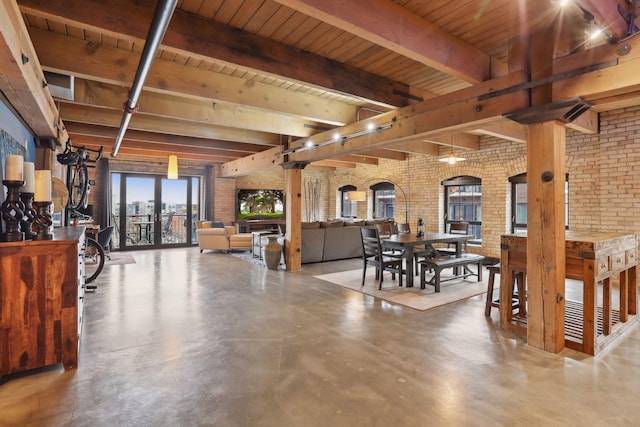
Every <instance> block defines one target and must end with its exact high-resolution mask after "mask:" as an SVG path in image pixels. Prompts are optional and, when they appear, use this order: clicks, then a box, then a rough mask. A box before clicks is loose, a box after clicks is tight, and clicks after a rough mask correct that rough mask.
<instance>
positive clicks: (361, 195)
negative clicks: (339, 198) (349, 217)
mask: <svg viewBox="0 0 640 427" xmlns="http://www.w3.org/2000/svg"><path fill="white" fill-rule="evenodd" d="M374 180H376V178H374V179H370V180H369V181H374ZM379 180H380V181H386V182H389V183H391V184H393V186H394V190H395V188H397V189H399V190H400V192H401V193H402V197H404V220H405V223H407V224H408V223H409V199H407V194H406V193H405V192H404V190H403V189H402V187H400V186H399V185H398V184H396V183H395V182H393V181H391V180H390V179H386V178H380V179H379ZM347 200H349V201H350V202H364V201H366V200H367V192H366V191H358V190H356V191H349V192H347Z"/></svg>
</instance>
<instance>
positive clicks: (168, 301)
mask: <svg viewBox="0 0 640 427" xmlns="http://www.w3.org/2000/svg"><path fill="white" fill-rule="evenodd" d="M134 256H135V258H136V260H137V264H130V265H121V266H112V267H109V268H108V269H106V270H105V272H104V273H103V276H102V277H101V278H100V279H99V285H100V288H99V289H98V291H97V292H95V293H93V294H88V295H87V296H86V306H85V324H84V330H83V333H82V342H81V349H80V365H79V368H78V369H77V370H74V371H69V372H64V371H63V370H62V368H61V367H60V366H59V365H58V366H53V367H51V368H47V369H43V370H41V371H39V372H30V373H29V374H28V375H19V376H11V377H4V378H3V379H2V380H1V382H0V425H1V426H138V425H140V426H196V425H213V426H278V427H287V426H305V427H306V426H349V427H355V426H518V425H526V426H573V425H575V426H601V425H610V426H621V425H637V424H636V423H637V422H638V420H639V419H640V404H638V391H639V389H640V382H639V380H638V379H639V378H640V330H639V328H638V326H637V325H636V326H635V327H634V328H632V329H631V331H630V332H629V333H628V334H626V335H625V336H624V337H623V338H622V340H621V341H619V342H618V343H616V344H614V345H613V346H610V347H609V348H608V349H607V350H605V351H604V352H603V353H601V354H600V355H598V356H597V357H595V358H594V357H589V356H586V355H583V354H580V353H577V352H573V351H571V350H565V351H564V352H563V353H562V354H560V355H553V354H547V353H544V352H541V351H538V350H535V349H532V348H529V347H528V346H527V345H526V344H525V343H524V340H523V339H522V337H519V336H516V335H514V334H512V333H509V332H504V331H502V330H501V329H500V327H499V325H498V313H497V311H496V310H494V311H493V313H492V315H491V318H489V319H487V318H485V317H484V315H483V310H484V301H483V296H477V297H473V298H471V299H468V300H466V301H462V302H459V303H455V304H450V305H448V306H444V307H439V308H436V309H433V310H429V311H425V312H419V311H415V310H411V309H408V308H403V307H401V306H396V305H391V304H388V303H385V302H382V301H380V300H374V299H373V298H372V297H368V296H364V295H362V294H360V293H358V292H353V291H349V290H346V289H343V288H341V287H339V286H336V285H331V284H328V283H325V282H321V281H318V280H316V279H314V278H313V277H312V276H313V275H315V274H321V273H328V272H332V271H339V270H349V269H353V268H359V267H360V261H359V260H350V261H339V262H332V263H324V264H315V265H307V266H304V267H303V271H302V272H295V273H285V272H284V271H268V270H266V269H265V268H264V267H261V266H257V265H252V264H249V263H247V262H245V261H242V260H240V259H238V258H237V257H234V256H231V255H227V254H219V253H204V254H200V253H199V251H198V249H197V248H188V249H170V250H163V251H159V250H152V251H139V252H135V253H134Z"/></svg>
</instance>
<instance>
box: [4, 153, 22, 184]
mask: <svg viewBox="0 0 640 427" xmlns="http://www.w3.org/2000/svg"><path fill="white" fill-rule="evenodd" d="M23 162H24V159H23V158H22V156H18V155H16V154H9V155H8V156H7V164H6V169H5V171H4V179H5V180H7V181H22V177H23V175H22V163H23Z"/></svg>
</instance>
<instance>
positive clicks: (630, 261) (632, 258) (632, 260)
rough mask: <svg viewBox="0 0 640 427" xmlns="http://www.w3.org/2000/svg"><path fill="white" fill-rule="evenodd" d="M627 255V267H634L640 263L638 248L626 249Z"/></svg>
mask: <svg viewBox="0 0 640 427" xmlns="http://www.w3.org/2000/svg"><path fill="white" fill-rule="evenodd" d="M626 255H627V260H626V262H625V265H626V266H627V267H633V266H634V265H636V264H637V263H638V261H637V259H636V250H635V249H630V250H628V251H626Z"/></svg>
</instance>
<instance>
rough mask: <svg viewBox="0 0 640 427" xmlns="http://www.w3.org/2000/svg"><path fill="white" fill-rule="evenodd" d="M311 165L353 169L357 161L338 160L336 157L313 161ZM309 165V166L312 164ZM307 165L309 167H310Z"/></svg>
mask: <svg viewBox="0 0 640 427" xmlns="http://www.w3.org/2000/svg"><path fill="white" fill-rule="evenodd" d="M311 165H313V166H314V167H318V166H321V167H330V168H335V169H337V168H348V169H353V168H355V167H356V164H355V163H349V162H336V161H335V160H334V159H331V160H318V161H317V162H313V163H311ZM311 165H309V166H311ZM309 166H307V167H309Z"/></svg>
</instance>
